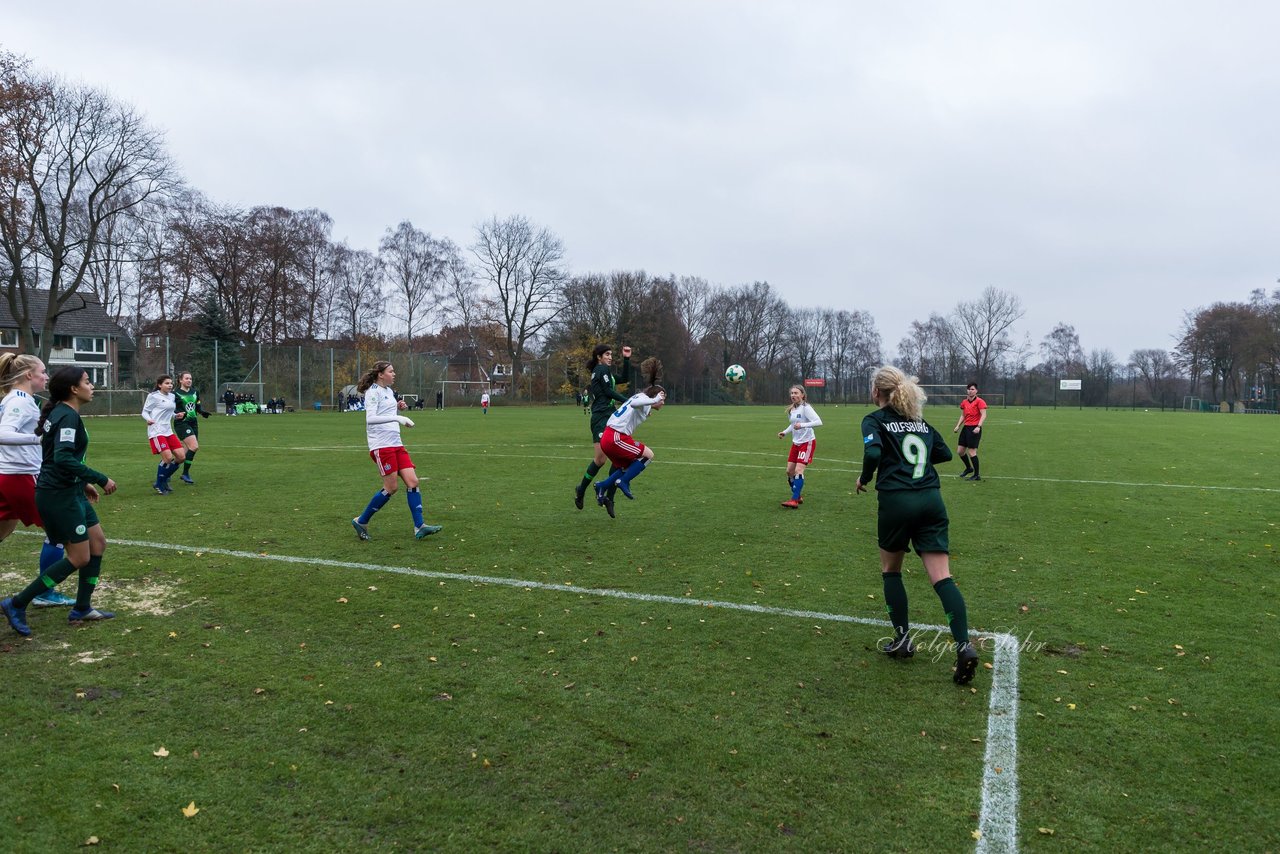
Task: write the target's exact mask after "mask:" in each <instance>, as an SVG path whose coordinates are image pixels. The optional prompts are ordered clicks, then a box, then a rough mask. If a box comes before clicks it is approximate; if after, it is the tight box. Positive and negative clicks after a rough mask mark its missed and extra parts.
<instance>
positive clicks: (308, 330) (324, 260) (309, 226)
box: [293, 208, 336, 340]
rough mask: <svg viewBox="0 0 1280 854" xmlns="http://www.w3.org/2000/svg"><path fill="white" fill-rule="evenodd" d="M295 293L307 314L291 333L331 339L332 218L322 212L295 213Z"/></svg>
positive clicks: (334, 288)
mask: <svg viewBox="0 0 1280 854" xmlns="http://www.w3.org/2000/svg"><path fill="white" fill-rule="evenodd" d="M298 217H299V222H298V226H299V229H300V235H299V240H300V242H299V247H298V277H299V282H298V292H299V294H300V295H301V297H302V303H303V304H304V306H305V308H306V311H305V312H304V313H303V314H302V316H301V317H300V319H299V323H298V326H297V327H296V328H295V329H294V331H293V334H294V335H296V336H298V337H300V338H307V339H312V340H314V339H317V338H325V339H327V338H330V337H332V334H333V322H334V299H335V290H336V284H335V280H334V272H335V264H334V244H333V241H332V240H331V239H330V234H331V233H332V231H333V219H332V217H330V216H329V215H328V214H327V213H325V212H324V211H320V210H316V209H315V208H308V209H307V210H304V211H301V212H300V213H299V214H298Z"/></svg>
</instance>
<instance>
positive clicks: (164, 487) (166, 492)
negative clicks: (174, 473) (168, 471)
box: [160, 477, 173, 495]
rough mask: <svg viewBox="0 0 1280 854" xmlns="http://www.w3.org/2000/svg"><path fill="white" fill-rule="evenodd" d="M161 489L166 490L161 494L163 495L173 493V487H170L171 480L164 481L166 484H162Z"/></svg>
mask: <svg viewBox="0 0 1280 854" xmlns="http://www.w3.org/2000/svg"><path fill="white" fill-rule="evenodd" d="M160 488H161V489H162V490H164V491H163V492H161V493H160V494H161V495H169V494H170V493H172V492H173V487H172V486H170V485H169V478H167V477H166V478H165V479H164V482H162V483H161V484H160Z"/></svg>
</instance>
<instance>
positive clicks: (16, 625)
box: [0, 367, 116, 636]
mask: <svg viewBox="0 0 1280 854" xmlns="http://www.w3.org/2000/svg"><path fill="white" fill-rule="evenodd" d="M91 400H93V383H91V382H89V375H88V374H87V373H85V371H84V369H83V368H77V367H66V368H61V369H59V370H58V372H57V373H55V374H54V375H53V379H51V380H49V400H48V401H46V402H45V405H44V406H43V407H42V408H41V410H40V420H39V422H38V423H37V425H36V432H37V433H39V434H40V436H41V439H40V445H41V453H42V462H41V466H40V477H39V478H38V479H37V480H36V509H37V510H39V511H40V518H41V519H42V520H43V521H44V529H45V532H46V533H47V534H48V535H49V540H50V542H55V543H65V544H66V555H65V556H64V557H63V558H62V559H61V560H59V561H58V562H57V563H55V564H53V566H50V567H49V568H48V569H46V570H45V571H44V572H42V573H41V575H40V577H39V578H37V579H36V580H35V581H33V582H31V583H30V584H28V585H27V586H26V588H25V589H24V590H22V592H21V593H18V594H17V595H15V596H10V597H8V598H6V599H3V600H0V611H3V612H4V616H5V619H6V620H8V621H9V625H10V626H11V627H13V630H14V631H15V632H17V633H18V634H20V635H23V636H26V635H30V634H31V627H30V626H29V625H27V606H28V605H30V604H31V601H32V600H33V599H35V597H36V596H38V595H39V594H41V593H43V592H45V591H46V590H52V589H53V588H54V587H56V586H57V585H58V584H59V583H60V582H62V580H63V579H65V578H66V577H67V576H68V575H70V574H71V573H72V572H77V571H78V572H79V575H80V584H79V587H77V589H76V603H75V605H74V606H73V607H72V608H71V611H70V612H69V613H68V614H67V622H69V623H72V624H73V625H75V624H79V623H81V622H93V621H97V620H109V619H111V618H112V617H114V616H115V614H113V613H111V612H110V611H99V610H98V609H97V608H95V607H93V601H92V597H93V590H94V588H95V587H96V586H97V584H98V578H99V575H100V574H101V569H102V555H103V554H104V553H105V552H106V549H107V538H106V535H104V534H103V532H102V525H101V523H100V522H99V521H98V514H97V513H95V512H94V510H93V505H94V504H95V503H97V501H98V490H97V488H95V486H94V484H97V485H98V486H100V487H102V491H103V493H105V494H107V495H110V494H111V493H113V492H115V491H116V482H115V481H114V480H112V479H111V478H109V477H107V476H106V475H105V474H103V473H101V472H98V471H94V470H93V469H91V468H89V467H88V466H87V465H85V464H84V457H85V453H86V452H87V451H88V449H89V434H88V433H86V432H85V429H84V422H83V421H81V420H80V407H81V406H83V405H84V404H86V403H88V402H89V401H91Z"/></svg>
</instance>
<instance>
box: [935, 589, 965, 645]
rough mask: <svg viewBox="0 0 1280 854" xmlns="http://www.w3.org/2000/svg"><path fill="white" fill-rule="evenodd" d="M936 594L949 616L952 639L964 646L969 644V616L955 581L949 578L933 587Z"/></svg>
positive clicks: (948, 624) (948, 622)
mask: <svg viewBox="0 0 1280 854" xmlns="http://www.w3.org/2000/svg"><path fill="white" fill-rule="evenodd" d="M933 589H934V592H935V593H937V594H938V598H939V599H941V600H942V610H943V611H944V612H945V613H946V615H947V626H948V627H950V629H951V637H952V638H953V639H954V640H955V642H956V643H957V644H960V645H961V646H964V645H965V644H967V643H968V642H969V614H968V612H967V611H966V610H965V607H964V597H963V596H961V595H960V588H959V587H956V582H955V579H953V578H951V577H950V576H948V577H947V578H944V579H942V580H941V581H939V582H938V583H937V584H935V585H933Z"/></svg>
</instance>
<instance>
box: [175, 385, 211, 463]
mask: <svg viewBox="0 0 1280 854" xmlns="http://www.w3.org/2000/svg"><path fill="white" fill-rule="evenodd" d="M173 396H174V403H175V405H176V407H177V414H175V415H174V417H173V432H174V434H175V435H177V437H178V438H179V439H180V440H182V445H183V447H185V448H186V449H187V458H186V459H185V460H183V461H182V482H183V483H189V484H191V485H192V486H194V485H195V481H194V480H192V479H191V465H192V463H194V462H195V461H196V451H198V450H200V437H199V433H200V430H199V427H200V419H201V418H208V417H209V412H207V411H206V410H205V408H204V406H203V404H201V402H200V392H198V391H196V390H195V389H194V388H193V387H192V386H191V372H190V371H183V372H182V373H180V374H178V387H177V388H176V389H174V391H173Z"/></svg>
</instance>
